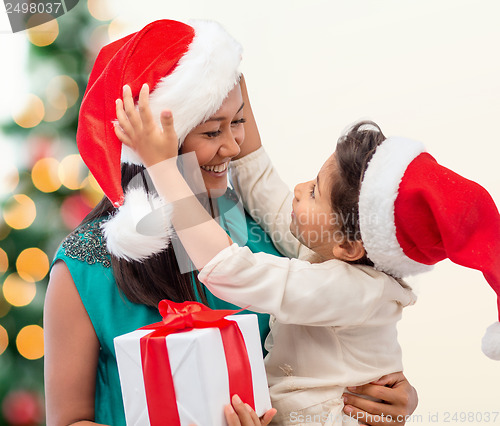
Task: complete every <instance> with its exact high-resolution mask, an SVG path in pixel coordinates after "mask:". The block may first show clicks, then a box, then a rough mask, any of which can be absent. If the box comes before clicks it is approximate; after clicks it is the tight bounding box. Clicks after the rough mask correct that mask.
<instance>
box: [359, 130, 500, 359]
mask: <svg viewBox="0 0 500 426" xmlns="http://www.w3.org/2000/svg"><path fill="white" fill-rule="evenodd" d="M359 221H360V231H361V238H362V240H363V244H364V247H365V249H366V252H367V255H368V257H369V258H370V259H371V260H372V261H373V263H374V264H375V267H376V268H377V269H379V270H382V271H384V272H387V273H389V274H391V275H393V276H396V277H404V276H407V275H412V274H416V273H419V272H423V271H425V270H428V269H430V268H431V265H433V264H435V263H437V262H439V261H441V260H443V259H446V258H448V259H450V260H451V261H452V262H454V263H457V264H459V265H462V266H466V267H468V268H473V269H477V270H479V271H481V272H482V273H483V275H484V277H485V279H486V281H487V282H488V284H489V285H490V286H491V288H492V289H493V290H494V291H495V293H496V298H497V308H498V312H499V315H500V215H499V212H498V208H497V206H496V205H495V202H494V201H493V199H492V197H491V196H490V194H489V193H488V192H487V191H486V190H485V189H484V188H483V187H482V186H480V185H478V184H477V183H475V182H472V181H470V180H468V179H465V178H464V177H462V176H460V175H458V174H456V173H454V172H453V171H451V170H449V169H447V168H445V167H443V166H441V165H440V164H438V163H437V162H436V160H435V159H434V158H433V157H432V156H431V155H429V154H428V153H426V152H425V149H424V147H423V145H422V144H421V143H420V142H416V141H413V140H409V139H404V138H397V137H396V138H388V139H386V140H385V141H383V142H382V143H381V144H380V145H379V146H378V147H377V149H376V151H375V153H374V155H373V157H372V159H371V160H370V162H369V163H368V166H367V169H366V171H365V174H364V177H363V182H362V184H361V190H360V197H359ZM499 320H500V316H499ZM482 349H483V352H484V353H485V354H486V355H487V356H488V357H490V358H492V359H495V360H500V322H498V321H497V322H495V323H494V324H492V325H491V326H490V327H489V328H488V329H487V331H486V334H485V336H484V337H483V341H482Z"/></svg>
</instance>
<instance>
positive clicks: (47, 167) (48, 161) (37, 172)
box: [31, 157, 61, 192]
mask: <svg viewBox="0 0 500 426" xmlns="http://www.w3.org/2000/svg"><path fill="white" fill-rule="evenodd" d="M58 170H59V161H57V160H56V159H55V158H50V157H47V158H41V159H40V160H38V161H37V162H36V163H35V165H34V166H33V168H32V169H31V179H32V180H33V185H35V187H36V188H37V189H39V190H40V191H42V192H54V191H57V190H58V189H59V188H60V187H61V180H60V179H59V173H58Z"/></svg>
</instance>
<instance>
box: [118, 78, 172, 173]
mask: <svg viewBox="0 0 500 426" xmlns="http://www.w3.org/2000/svg"><path fill="white" fill-rule="evenodd" d="M138 106H139V110H137V109H136V108H135V105H134V99H133V98H132V91H131V89H130V87H129V86H128V85H125V86H123V101H122V100H121V99H117V100H116V117H117V119H118V123H119V125H116V124H115V134H116V136H117V138H118V139H119V140H120V142H122V143H123V144H125V145H127V146H128V147H130V148H132V149H133V150H134V151H135V152H137V154H138V155H139V157H141V159H142V161H143V163H144V165H145V166H146V167H149V166H152V165H154V164H156V163H159V162H160V161H164V160H168V159H169V158H174V157H176V156H177V152H178V149H179V148H178V138H177V134H176V133H175V130H174V119H173V117H172V113H171V111H168V110H165V111H162V113H161V116H160V121H161V125H162V129H160V127H159V126H158V125H157V124H156V122H155V121H154V119H153V115H152V114H151V109H150V108H149V87H148V85H147V84H144V85H143V86H142V88H141V91H140V93H139V102H138Z"/></svg>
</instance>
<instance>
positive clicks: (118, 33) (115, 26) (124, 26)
mask: <svg viewBox="0 0 500 426" xmlns="http://www.w3.org/2000/svg"><path fill="white" fill-rule="evenodd" d="M129 29H130V24H129V23H128V22H126V21H124V20H122V19H120V18H116V19H113V20H112V21H111V22H110V23H109V26H108V37H109V39H110V40H111V41H115V40H118V39H119V38H120V37H123V36H124V35H125V34H126V33H127V32H128V31H129Z"/></svg>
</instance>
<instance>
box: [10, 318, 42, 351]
mask: <svg viewBox="0 0 500 426" xmlns="http://www.w3.org/2000/svg"><path fill="white" fill-rule="evenodd" d="M16 346H17V350H18V351H19V353H20V354H21V355H22V356H23V357H25V358H26V359H38V358H41V357H42V356H43V328H42V327H40V326H39V325H27V326H26V327H23V328H22V329H21V331H19V333H18V335H17V338H16Z"/></svg>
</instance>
